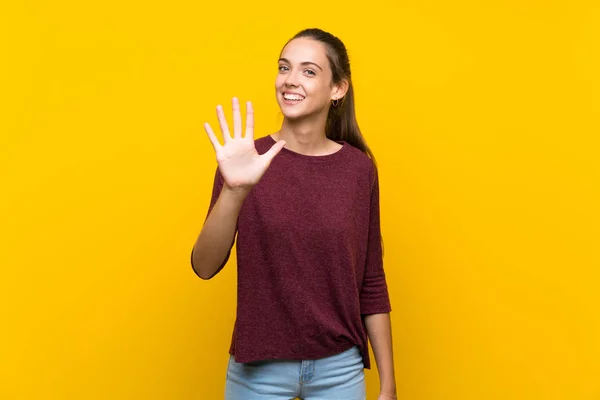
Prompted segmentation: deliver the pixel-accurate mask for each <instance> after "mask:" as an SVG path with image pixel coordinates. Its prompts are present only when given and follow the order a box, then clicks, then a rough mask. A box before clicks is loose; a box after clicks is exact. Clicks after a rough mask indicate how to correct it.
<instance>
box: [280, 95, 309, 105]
mask: <svg viewBox="0 0 600 400" xmlns="http://www.w3.org/2000/svg"><path fill="white" fill-rule="evenodd" d="M283 99H284V100H285V101H286V103H289V104H293V103H299V102H301V101H302V100H304V96H302V95H299V94H292V93H284V94H283Z"/></svg>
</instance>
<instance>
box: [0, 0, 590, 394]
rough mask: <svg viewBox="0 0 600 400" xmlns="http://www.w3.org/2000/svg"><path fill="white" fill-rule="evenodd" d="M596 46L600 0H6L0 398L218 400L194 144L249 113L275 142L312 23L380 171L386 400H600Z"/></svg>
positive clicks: (206, 192)
mask: <svg viewBox="0 0 600 400" xmlns="http://www.w3.org/2000/svg"><path fill="white" fill-rule="evenodd" d="M599 25H600V9H599V6H598V2H592V1H590V2H588V3H585V2H577V1H569V2H568V1H566V0H565V1H562V2H560V1H482V2H479V1H465V0H460V1H448V2H442V1H412V2H401V3H397V2H389V3H384V2H377V1H370V2H367V3H348V2H337V1H336V2H314V1H313V2H279V1H268V2H266V1H265V2H260V3H257V2H251V1H244V2H210V3H203V2H192V1H180V0H175V1H170V2H165V3H163V4H158V3H154V2H145V1H130V2H127V1H112V0H108V1H104V2H95V3H89V2H83V1H64V0H63V1H54V2H42V1H22V2H4V3H3V5H2V6H0V46H1V47H0V57H1V63H0V84H1V91H2V104H1V107H0V116H1V119H0V121H1V125H0V132H1V142H0V174H1V175H0V177H1V188H2V193H1V195H0V204H1V210H2V211H1V216H0V217H1V223H0V225H1V226H2V238H1V240H2V247H1V258H0V265H1V268H2V269H1V280H0V296H1V297H0V301H1V304H2V309H1V318H2V327H1V331H0V332H1V333H0V335H1V337H0V340H1V344H0V394H1V395H0V397H2V398H4V399H65V400H66V399H69V400H70V399H144V400H150V399H190V400H191V399H219V398H222V393H223V388H224V382H225V371H226V365H227V356H228V354H227V350H228V346H229V341H230V338H231V329H232V327H233V322H234V318H235V299H236V297H235V296H236V285H235V283H236V271H235V253H234V254H233V255H232V258H231V261H230V262H229V264H228V265H227V266H226V267H225V269H224V270H223V271H221V273H220V275H218V277H216V278H215V279H213V280H211V281H202V280H200V279H199V278H198V277H196V276H195V275H194V273H193V271H192V269H191V267H190V264H189V257H190V251H191V248H192V245H193V243H194V241H195V240H196V237H197V235H198V233H199V230H200V228H201V225H202V223H203V221H204V217H205V214H206V211H207V207H208V201H209V197H210V190H211V187H212V178H213V173H214V168H215V167H216V161H215V158H214V152H213V149H212V147H211V145H210V142H209V140H208V138H207V137H206V134H205V132H204V130H203V129H202V123H203V122H204V121H209V122H211V124H212V125H213V127H214V128H215V129H216V130H217V132H218V129H217V127H218V125H217V123H216V117H215V114H214V107H215V106H216V105H217V104H223V105H224V106H225V108H226V111H227V112H228V116H229V117H230V100H231V97H232V96H239V97H240V99H241V100H242V101H245V100H252V101H253V103H254V107H255V110H256V125H257V128H256V136H257V137H260V136H264V135H266V134H267V133H270V132H273V131H275V130H276V129H277V128H278V127H279V124H280V123H281V120H282V116H281V114H280V113H279V110H278V107H277V104H276V102H275V97H274V80H275V76H276V73H277V56H278V54H279V51H280V49H281V47H282V46H283V44H284V43H285V41H286V40H287V39H288V38H289V37H291V36H292V35H293V34H294V33H296V32H297V31H299V30H301V29H303V28H305V27H313V26H316V27H321V28H323V29H326V30H329V31H331V32H333V33H334V34H336V35H338V36H339V37H340V38H342V40H344V42H345V44H346V46H347V47H348V49H349V50H350V57H351V61H352V63H353V64H352V66H353V74H354V83H355V87H356V98H357V110H358V111H357V112H358V120H359V123H360V126H361V129H362V130H363V132H364V135H365V137H366V138H367V141H368V143H369V144H370V146H371V147H372V149H373V151H374V152H375V154H376V157H377V159H378V161H379V164H380V168H381V171H380V181H381V204H382V206H381V207H382V229H383V235H384V240H385V267H386V271H387V277H388V282H389V287H390V296H391V298H392V307H393V309H394V310H393V311H392V322H393V333H394V336H393V339H394V352H395V353H394V354H395V361H396V364H395V365H396V371H397V383H398V394H399V399H406V400H409V399H410V400H454V399H456V400H475V399H477V400H482V399H485V400H494V399H498V400H507V399H529V400H532V399H535V400H537V399H540V400H541V399H544V400H554V399H557V400H558V399H560V400H592V399H595V400H598V399H600V272H599V267H600V243H599V242H600V210H599V204H600V193H599V192H600V189H599V183H600V161H599V150H600V148H599V147H600V146H599V143H598V134H599V133H600V129H599V128H600V123H599V114H600V113H599V110H600V95H599V93H600V79H599V77H598V72H599V71H600V62H599V53H600V51H599V50H600V49H599V45H598V43H599V39H600V35H599V29H598V27H599ZM366 373H367V385H368V388H369V399H376V396H377V392H378V390H377V389H378V377H377V371H376V369H372V370H370V371H367V372H366Z"/></svg>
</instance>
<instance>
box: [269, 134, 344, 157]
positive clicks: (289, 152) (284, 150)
mask: <svg viewBox="0 0 600 400" xmlns="http://www.w3.org/2000/svg"><path fill="white" fill-rule="evenodd" d="M267 136H268V137H269V140H270V141H271V142H272V143H273V144H275V143H277V140H275V139H274V138H273V136H271V135H270V134H269V135H267ZM334 142H336V143H339V144H341V145H342V147H341V148H340V149H338V150H337V151H336V152H334V153H330V154H325V155H321V156H310V155H308V154H302V153H297V152H295V151H293V150H290V149H287V148H285V147H283V148H282V149H281V151H280V153H283V154H287V155H289V156H292V157H295V158H297V159H299V160H305V161H310V162H324V161H332V160H337V159H338V158H340V157H342V156H343V155H344V153H345V152H346V151H347V150H348V147H349V146H350V144H349V143H348V142H346V141H344V140H334Z"/></svg>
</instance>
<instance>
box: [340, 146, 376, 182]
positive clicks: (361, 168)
mask: <svg viewBox="0 0 600 400" xmlns="http://www.w3.org/2000/svg"><path fill="white" fill-rule="evenodd" d="M345 145H346V146H347V147H348V148H347V149H346V150H347V153H346V154H347V156H348V157H347V159H346V160H347V162H348V164H349V167H352V169H353V170H355V171H356V172H357V173H359V174H361V175H366V176H368V178H369V180H370V181H371V182H372V181H373V180H374V179H375V178H376V176H377V168H376V166H375V163H374V162H373V160H372V159H371V157H369V156H368V155H367V154H366V153H364V152H363V151H362V150H360V149H359V148H357V147H354V146H352V145H351V144H350V143H346V144H345Z"/></svg>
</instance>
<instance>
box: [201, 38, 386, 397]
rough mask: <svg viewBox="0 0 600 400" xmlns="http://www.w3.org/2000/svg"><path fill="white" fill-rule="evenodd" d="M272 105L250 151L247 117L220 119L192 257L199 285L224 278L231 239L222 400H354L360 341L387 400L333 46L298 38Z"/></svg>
mask: <svg viewBox="0 0 600 400" xmlns="http://www.w3.org/2000/svg"><path fill="white" fill-rule="evenodd" d="M278 66H279V67H278V68H279V71H278V75H277V79H276V80H275V94H276V98H277V102H278V103H279V107H280V108H281V112H282V113H283V116H284V120H283V124H282V125H281V129H280V130H279V131H277V132H275V133H273V134H270V135H267V136H264V137H261V138H258V139H255V138H254V129H253V126H254V113H253V110H252V105H251V103H250V102H247V103H246V111H247V116H246V128H245V135H242V119H241V116H240V106H239V102H238V100H237V99H236V98H234V99H233V136H232V135H231V134H230V131H229V127H228V125H227V121H226V119H225V115H224V113H223V109H222V107H221V106H218V107H217V117H218V120H219V124H220V127H221V131H222V134H223V139H224V144H223V145H221V144H220V143H219V141H218V139H217V138H216V136H215V134H214V133H213V131H212V129H211V127H210V125H209V124H208V123H206V124H205V129H206V132H207V134H208V137H209V139H210V141H211V143H212V145H213V147H214V149H215V153H216V158H217V163H218V167H217V169H216V172H215V179H214V185H213V191H212V198H211V202H210V207H209V210H208V214H207V217H206V220H205V222H204V225H203V227H202V231H201V232H200V235H199V236H198V239H197V241H196V243H195V245H194V248H193V249H192V254H191V263H192V267H193V269H194V271H195V272H196V274H197V275H198V276H199V277H201V278H202V279H211V278H212V277H214V276H215V275H216V274H217V273H218V272H219V271H220V270H221V269H222V268H223V267H224V265H225V264H226V262H227V260H228V259H229V255H230V251H231V248H232V247H233V244H234V242H235V240H236V236H235V235H236V233H237V263H238V292H237V296H238V297H237V316H236V321H235V325H234V328H233V334H232V338H231V346H230V349H229V354H230V355H229V364H228V368H227V375H226V387H225V398H226V399H229V400H254V399H261V400H269V399H273V400H275V399H277V400H284V399H291V398H296V397H298V398H301V399H307V400H310V399H314V400H317V399H344V400H364V399H366V385H365V376H364V368H367V369H370V367H371V364H370V359H369V351H368V340H369V339H370V341H371V344H372V347H373V353H374V355H375V360H376V362H377V367H378V370H379V377H380V395H379V400H387V399H395V398H396V383H395V378H394V366H393V355H392V338H391V325H390V318H389V312H390V311H391V305H390V299H389V295H388V290H387V284H386V278H385V273H384V269H383V262H382V258H383V256H382V243H381V232H380V221H379V180H378V174H377V168H376V164H375V161H374V158H373V155H372V153H371V151H370V150H369V148H368V147H367V145H366V143H365V140H364V139H363V137H362V135H361V133H360V130H359V128H358V124H357V122H356V117H355V112H354V92H353V88H352V80H351V75H350V64H349V60H348V54H347V52H346V48H345V46H344V44H343V43H342V42H341V41H340V40H339V39H338V38H337V37H335V36H333V35H331V34H330V33H327V32H324V31H322V30H320V29H306V30H303V31H301V32H299V33H298V34H296V35H295V36H294V37H293V38H292V39H290V40H289V41H288V42H287V43H286V44H285V46H284V48H283V50H282V51H281V54H280V57H279V61H278Z"/></svg>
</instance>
